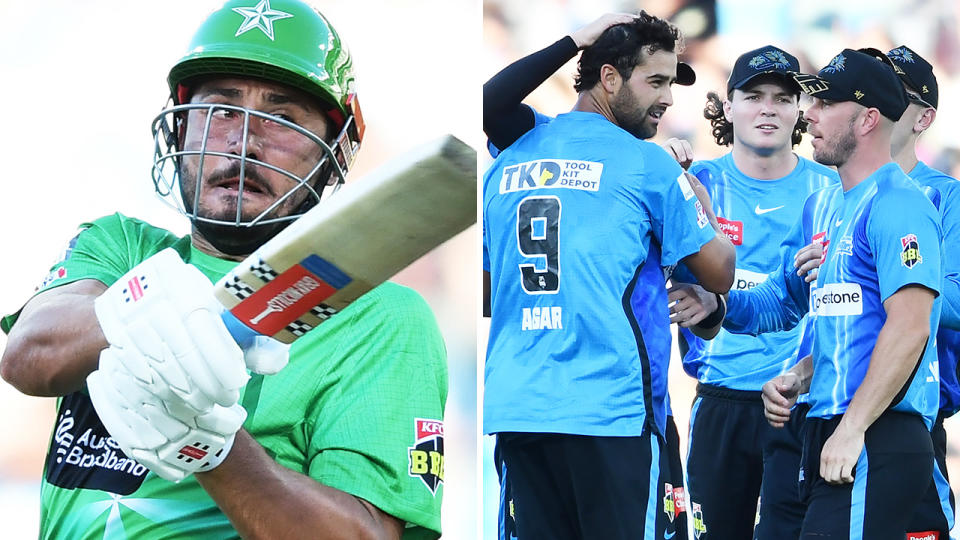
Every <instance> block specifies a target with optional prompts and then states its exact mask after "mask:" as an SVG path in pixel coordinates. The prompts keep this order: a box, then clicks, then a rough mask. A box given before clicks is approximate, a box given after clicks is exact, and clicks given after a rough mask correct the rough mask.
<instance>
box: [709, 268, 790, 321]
mask: <svg viewBox="0 0 960 540" xmlns="http://www.w3.org/2000/svg"><path fill="white" fill-rule="evenodd" d="M782 274H783V272H781V271H780V270H779V269H778V270H777V271H776V272H774V273H772V274H770V277H768V278H767V280H766V281H764V282H763V283H761V284H760V285H757V286H756V287H754V288H752V289H749V290H745V291H740V290H734V291H730V293H729V294H728V296H727V315H726V318H724V320H723V327H724V328H726V329H727V330H728V331H730V332H733V333H736V334H750V335H754V336H755V335H757V334H762V333H764V332H776V331H780V330H788V329H790V328H793V327H794V326H796V325H797V323H799V322H800V319H802V318H803V315H804V313H805V312H806V311H807V305H806V303H804V304H803V305H798V303H797V300H796V299H795V298H793V296H792V295H791V294H790V293H789V292H788V289H787V287H785V286H783V284H782V283H780V281H779V279H780V277H781V276H782Z"/></svg>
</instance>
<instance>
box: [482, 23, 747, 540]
mask: <svg viewBox="0 0 960 540" xmlns="http://www.w3.org/2000/svg"><path fill="white" fill-rule="evenodd" d="M678 38H679V34H678V32H677V30H676V29H675V28H674V27H672V26H671V25H670V24H669V23H667V22H666V21H663V20H662V19H659V18H656V17H652V16H649V15H647V14H645V13H641V14H640V15H639V16H637V17H636V18H635V19H634V20H633V21H631V22H629V23H627V24H620V25H615V26H613V27H611V28H609V29H608V30H606V31H604V32H603V34H601V35H600V37H599V38H598V39H597V40H596V42H595V43H594V44H593V45H591V46H589V47H586V48H585V49H584V51H583V54H582V55H581V57H580V60H579V65H578V74H577V78H576V84H575V89H576V90H577V91H578V93H579V96H578V99H577V102H576V104H575V106H574V109H573V111H571V112H570V113H566V114H561V115H559V116H557V117H556V118H555V119H553V120H551V121H549V122H545V123H543V124H541V125H539V126H537V127H536V128H534V129H533V130H531V131H529V132H528V133H526V134H524V135H523V136H521V137H520V138H519V139H517V140H516V142H514V143H513V144H512V145H510V146H509V147H508V148H506V149H504V151H503V152H502V153H501V154H500V155H499V156H498V158H497V159H496V160H495V161H494V163H493V165H492V166H491V167H490V169H489V170H488V171H487V173H486V174H485V175H484V189H483V195H484V198H483V222H484V270H485V276H484V277H485V281H486V282H487V283H489V285H488V289H487V290H488V291H489V295H490V304H489V305H490V312H491V329H490V338H489V345H488V351H487V360H486V371H485V392H484V430H485V432H487V433H495V434H497V437H498V451H499V454H500V457H501V459H502V466H503V467H504V468H505V469H506V470H505V474H506V477H507V478H509V480H510V487H511V490H512V499H513V509H512V512H513V516H514V518H515V525H516V531H515V533H516V535H517V536H518V537H519V538H551V539H554V538H557V539H565V538H571V539H573V538H605V539H606V538H611V539H618V538H623V539H638V538H643V539H650V540H653V539H654V538H656V539H657V540H661V539H662V538H663V537H664V535H665V534H668V535H671V536H672V534H673V531H672V530H669V529H670V527H669V525H670V524H669V522H668V518H667V515H666V513H665V512H664V505H665V499H666V498H667V495H672V494H665V493H664V484H663V483H662V481H661V479H660V469H661V467H665V465H664V464H663V463H664V461H665V459H664V458H665V457H666V453H665V452H664V447H665V444H666V443H665V440H664V431H665V424H666V411H667V408H666V392H667V379H666V376H667V364H668V362H669V356H670V352H669V349H670V341H671V339H670V333H669V324H670V323H669V314H668V309H667V298H666V296H667V295H666V287H665V277H664V270H663V267H672V266H674V265H677V264H679V263H680V262H681V261H682V262H683V263H684V264H685V265H686V266H687V267H688V268H689V269H690V270H691V272H692V273H693V274H694V275H695V276H696V277H697V279H698V280H699V281H700V282H701V283H702V284H703V285H704V286H705V287H706V288H707V289H708V290H711V291H714V292H724V291H726V290H727V289H729V287H730V285H731V283H732V281H733V269H734V256H735V255H734V250H733V246H732V245H731V244H730V242H729V241H728V240H727V239H726V237H725V236H724V235H723V234H722V233H721V232H720V229H719V225H718V224H717V223H716V218H715V217H714V216H713V212H712V211H711V210H710V202H709V198H708V196H707V195H706V192H705V191H704V190H703V187H702V186H701V185H700V184H699V182H697V181H696V180H695V179H694V180H693V181H692V183H691V181H690V180H688V178H687V176H686V175H684V173H683V170H682V169H681V168H680V166H679V165H677V163H676V162H675V161H674V160H673V159H672V158H671V157H670V156H669V155H668V154H667V153H666V152H665V151H664V150H663V149H661V148H660V147H658V146H656V145H654V144H652V143H648V142H645V141H642V140H640V139H645V138H648V137H651V136H652V135H653V134H655V133H656V128H657V124H658V123H659V119H660V117H661V115H662V114H663V112H664V111H665V110H666V108H667V107H668V106H669V105H671V104H672V95H671V91H670V86H671V84H672V83H673V82H675V81H676V79H677V76H678V73H679V72H678V63H677V56H676V53H675V52H674V51H675V47H676V43H677V40H678ZM691 73H692V71H691ZM502 511H507V509H502Z"/></svg>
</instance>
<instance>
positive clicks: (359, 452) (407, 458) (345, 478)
mask: <svg viewBox="0 0 960 540" xmlns="http://www.w3.org/2000/svg"><path fill="white" fill-rule="evenodd" d="M386 285H387V287H383V286H381V287H380V288H378V289H374V291H371V292H370V293H368V295H369V294H374V297H373V298H369V299H368V300H371V301H370V302H368V303H367V304H366V307H365V308H364V309H362V310H358V311H355V312H354V315H353V316H352V319H351V320H350V321H348V324H345V325H343V326H342V328H341V330H343V332H338V333H337V336H336V339H335V340H333V341H331V340H325V341H323V342H318V343H317V345H318V348H319V346H320V344H321V343H322V349H323V350H317V351H315V352H312V351H311V352H310V354H316V355H321V357H322V364H321V365H322V366H324V371H325V373H323V374H322V382H321V383H320V384H321V386H320V387H319V388H320V389H319V390H318V392H317V395H316V402H315V403H314V404H313V405H312V407H311V408H310V410H309V411H308V413H307V414H308V418H307V422H308V434H307V436H308V439H307V440H308V455H307V471H306V472H307V474H308V475H309V476H311V477H312V478H314V479H315V480H317V481H319V482H321V483H322V484H325V485H327V486H330V487H333V488H336V489H339V490H341V491H345V492H347V493H350V494H352V495H354V496H357V497H360V498H363V499H365V500H367V501H369V502H370V503H371V504H373V505H375V506H376V507H378V508H380V509H381V510H383V511H384V512H386V513H388V514H390V515H393V516H395V517H397V518H399V519H401V520H403V521H405V522H407V523H408V524H412V525H415V526H416V527H415V528H413V529H411V528H410V526H409V525H408V528H407V533H406V535H405V536H404V538H405V539H407V538H436V537H438V536H439V534H440V502H441V499H442V497H443V414H444V406H445V403H446V397H447V371H446V352H445V349H444V345H443V340H442V338H441V336H440V332H439V329H438V328H437V324H436V321H435V319H434V317H433V314H432V312H431V311H430V308H429V307H428V306H427V304H426V302H425V301H424V300H423V299H422V298H421V297H420V296H419V295H418V294H416V293H415V292H413V291H411V290H409V289H406V288H402V287H399V286H397V285H393V284H386ZM391 291H392V292H391Z"/></svg>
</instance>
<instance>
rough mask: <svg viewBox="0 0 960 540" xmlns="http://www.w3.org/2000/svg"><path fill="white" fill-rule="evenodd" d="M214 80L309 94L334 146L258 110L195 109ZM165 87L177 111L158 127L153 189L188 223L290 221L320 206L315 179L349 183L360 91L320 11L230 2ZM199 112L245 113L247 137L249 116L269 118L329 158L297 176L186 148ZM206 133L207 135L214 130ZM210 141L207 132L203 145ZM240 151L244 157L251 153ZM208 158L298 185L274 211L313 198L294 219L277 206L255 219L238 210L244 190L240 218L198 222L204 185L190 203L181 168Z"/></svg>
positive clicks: (274, 2)
mask: <svg viewBox="0 0 960 540" xmlns="http://www.w3.org/2000/svg"><path fill="white" fill-rule="evenodd" d="M209 77H244V78H246V77H249V78H255V79H262V80H267V81H271V82H277V83H281V84H284V85H287V86H290V87H292V88H295V89H297V90H300V91H303V92H305V93H307V94H308V95H310V96H313V97H315V98H317V100H318V101H319V103H320V104H321V106H322V107H323V108H324V109H325V112H326V116H327V117H328V120H330V121H331V122H332V123H333V125H334V127H335V128H336V132H337V133H338V135H337V137H336V139H335V140H334V141H329V142H328V141H324V140H322V139H321V138H319V137H318V136H316V135H315V134H313V133H311V132H309V131H307V130H305V129H303V128H301V127H300V126H297V125H296V124H293V123H291V122H287V121H286V120H284V119H282V118H277V117H273V116H270V115H267V114H266V113H262V112H259V111H255V110H249V109H243V108H240V107H231V106H226V105H216V106H215V105H209V104H191V103H190V96H191V94H192V91H193V89H195V87H196V85H197V84H198V83H200V82H202V81H203V80H205V79H207V78H209ZM167 82H168V84H169V86H170V94H171V101H172V103H173V106H171V107H168V108H167V109H166V110H164V111H163V112H162V113H161V114H160V115H159V116H158V117H157V118H156V119H155V120H154V123H153V132H154V139H155V143H156V144H155V156H154V157H155V159H154V167H153V178H154V186H155V188H156V189H157V192H158V194H159V195H160V196H161V198H162V199H164V200H165V201H166V202H168V203H171V204H172V206H174V207H175V208H177V209H178V210H180V211H181V212H182V213H184V214H186V215H187V216H188V217H190V218H191V220H193V222H194V224H200V223H209V224H213V225H219V226H233V227H252V226H260V225H269V224H273V223H278V222H285V223H289V222H290V221H292V220H294V219H296V218H297V217H299V216H300V215H302V214H303V212H305V211H306V210H308V209H309V208H310V207H312V206H314V205H315V204H317V203H318V202H319V201H320V198H321V197H320V195H321V193H322V191H323V187H324V185H326V183H327V181H326V180H323V181H319V182H318V181H317V178H330V177H331V175H332V176H333V177H334V179H335V187H337V186H339V185H340V184H342V183H343V181H344V175H345V173H346V171H347V169H348V168H349V167H350V166H351V165H352V163H353V160H354V157H355V155H356V152H357V150H358V149H359V147H360V142H361V139H362V137H363V131H364V125H363V118H362V116H361V114H360V108H359V104H358V102H357V98H356V94H355V89H354V75H353V61H352V59H351V57H350V53H349V52H348V50H347V47H346V45H345V44H343V42H341V40H340V36H339V35H338V34H337V31H336V30H335V29H334V28H333V26H331V25H330V23H329V22H328V21H327V19H326V18H325V17H324V16H323V15H322V14H321V13H320V12H319V11H317V10H316V9H315V8H313V7H311V6H309V5H307V4H305V3H303V2H300V1H299V0H229V1H228V2H227V3H226V4H224V5H223V6H222V7H221V8H220V9H218V10H216V11H214V12H213V13H212V14H211V15H210V16H209V17H208V18H207V19H206V20H205V21H204V22H203V24H202V25H201V26H200V28H199V29H198V30H197V32H196V34H195V35H194V37H193V40H192V41H191V43H190V46H189V48H188V52H187V53H186V55H184V56H183V57H182V58H181V59H180V60H179V61H178V62H177V63H176V64H175V65H174V66H173V68H172V69H171V70H170V74H169V76H168V77H167ZM194 109H207V112H208V113H212V112H213V111H214V110H219V109H229V110H231V111H233V112H236V113H241V114H242V115H243V129H244V130H245V131H244V133H245V134H246V129H247V128H248V126H249V122H250V119H251V117H253V118H257V117H261V118H266V119H269V120H271V121H274V122H277V123H279V124H281V125H284V126H286V127H289V128H290V129H293V130H295V131H298V132H299V133H301V134H302V135H303V136H305V137H308V138H311V139H312V140H315V142H317V144H318V145H320V146H322V148H323V149H324V154H325V157H324V158H323V159H322V160H321V163H318V164H317V167H315V168H314V170H312V171H311V173H310V174H308V175H304V176H297V175H295V174H293V173H290V172H288V171H284V170H282V169H278V168H277V167H274V166H272V165H270V164H267V163H263V162H258V161H257V160H255V159H252V158H247V157H245V156H237V155H228V154H224V153H218V152H212V151H207V150H206V145H205V144H204V145H203V147H202V148H201V149H199V150H198V149H184V148H180V141H181V137H180V135H181V134H180V130H181V128H182V127H183V125H184V124H183V120H184V119H185V118H186V114H187V113H188V112H189V111H190V110H194ZM206 129H209V125H208V126H207V128H206ZM207 136H208V133H207V132H205V133H204V135H203V140H204V141H206V139H207ZM244 139H246V136H244ZM241 153H242V154H246V149H245V148H244V151H243V152H241ZM207 155H212V156H221V157H232V158H234V159H237V160H238V161H239V163H240V167H241V169H240V170H241V177H242V176H243V174H242V171H243V169H244V168H245V167H246V166H247V164H248V163H253V164H255V165H257V166H259V167H263V168H267V169H270V170H275V171H277V172H280V173H281V174H284V175H285V176H287V177H288V178H290V179H291V180H292V181H293V184H292V188H291V192H288V193H287V194H286V195H285V196H284V197H282V198H281V200H279V201H277V204H276V205H274V207H275V206H277V205H279V204H280V203H281V202H282V201H283V200H284V199H286V198H287V197H289V196H292V194H293V192H294V191H297V190H306V191H308V192H309V196H308V197H307V199H306V204H304V205H303V208H301V209H300V210H301V211H299V212H296V213H294V214H292V215H287V216H276V215H270V213H271V212H272V210H273V208H274V207H271V208H270V209H268V210H266V211H264V212H263V213H261V214H260V215H258V216H256V217H253V218H249V217H248V218H243V217H242V216H241V213H242V212H241V209H240V206H242V189H241V190H240V194H238V199H240V201H239V202H238V209H237V217H236V219H235V220H231V221H225V220H218V219H211V218H207V217H204V216H200V215H198V214H197V210H196V208H197V203H198V201H199V191H200V189H199V184H198V185H197V187H196V189H195V190H194V191H195V194H196V200H194V201H191V200H187V199H188V198H186V197H184V196H183V193H182V191H183V187H184V186H183V185H182V182H183V180H184V179H183V172H184V171H183V170H182V164H183V160H184V158H185V157H187V156H200V160H201V161H200V170H201V171H202V165H203V162H202V161H203V159H204V157H205V156H207ZM194 159H195V158H194ZM197 177H198V178H196V179H194V180H196V181H197V182H199V177H200V175H199V174H198V175H197ZM241 181H242V180H241ZM177 183H181V185H180V189H175V188H174V185H175V184H177ZM334 189H335V188H334ZM248 234H249V232H248ZM274 234H275V233H274Z"/></svg>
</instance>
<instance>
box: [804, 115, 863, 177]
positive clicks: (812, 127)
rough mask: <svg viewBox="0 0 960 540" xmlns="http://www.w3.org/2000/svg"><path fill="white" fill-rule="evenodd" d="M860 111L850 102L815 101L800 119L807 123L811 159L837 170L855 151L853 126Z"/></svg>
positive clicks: (855, 139)
mask: <svg viewBox="0 0 960 540" xmlns="http://www.w3.org/2000/svg"><path fill="white" fill-rule="evenodd" d="M862 111H863V107H862V106H860V105H857V104H856V103H853V102H851V101H829V100H825V99H820V98H814V100H813V106H811V107H810V108H809V109H808V110H807V112H806V113H804V115H803V118H804V119H805V120H806V121H807V122H809V125H808V126H807V133H809V134H810V135H812V136H813V141H812V145H813V159H814V160H816V161H817V162H818V163H822V164H824V165H832V166H835V167H840V166H842V165H843V164H845V163H846V162H847V160H848V159H850V156H851V154H853V151H854V150H856V148H857V138H856V135H855V134H854V130H853V126H854V122H855V121H856V119H857V117H858V116H859V115H860V113H861V112H862Z"/></svg>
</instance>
